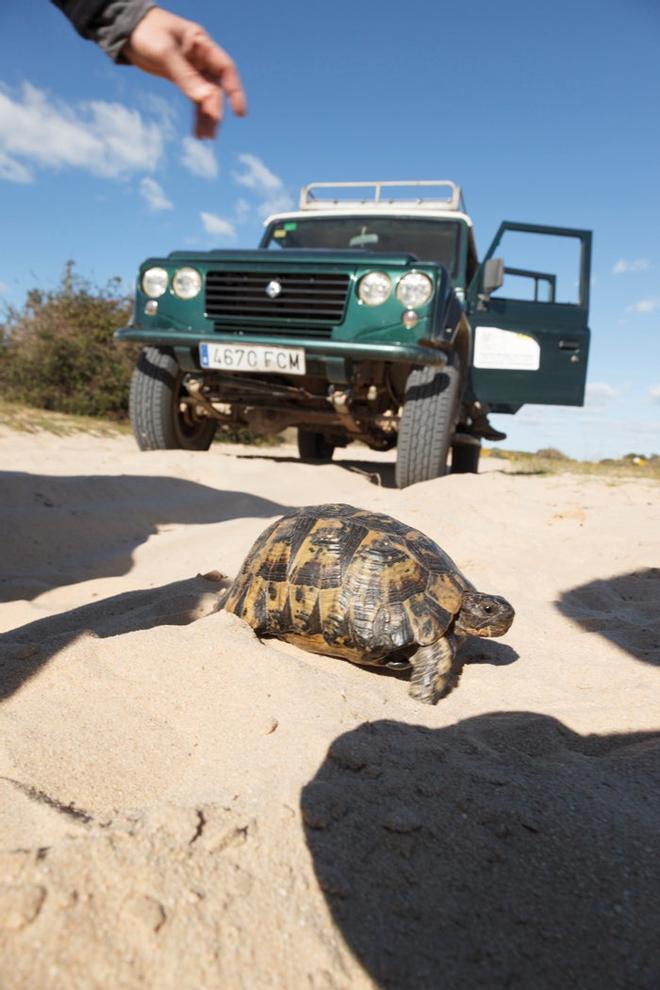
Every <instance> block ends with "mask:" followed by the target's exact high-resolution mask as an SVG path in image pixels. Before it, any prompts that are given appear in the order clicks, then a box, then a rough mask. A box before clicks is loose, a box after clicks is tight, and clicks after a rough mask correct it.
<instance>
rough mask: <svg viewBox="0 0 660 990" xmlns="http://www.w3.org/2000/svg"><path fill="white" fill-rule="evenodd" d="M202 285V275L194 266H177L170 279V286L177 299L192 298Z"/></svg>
mask: <svg viewBox="0 0 660 990" xmlns="http://www.w3.org/2000/svg"><path fill="white" fill-rule="evenodd" d="M201 287H202V276H201V275H200V274H199V272H198V271H197V270H196V269H195V268H179V270H178V272H177V273H176V274H175V276H174V278H173V279H172V288H173V289H174V291H175V293H176V295H177V296H178V297H179V299H194V298H195V296H196V295H197V293H198V292H199V290H200V289H201Z"/></svg>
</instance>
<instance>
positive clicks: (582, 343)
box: [466, 221, 591, 412]
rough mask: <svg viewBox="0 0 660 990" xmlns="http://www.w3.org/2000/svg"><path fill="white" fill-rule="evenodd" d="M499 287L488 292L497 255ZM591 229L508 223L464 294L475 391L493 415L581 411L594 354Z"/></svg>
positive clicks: (498, 233) (502, 228)
mask: <svg viewBox="0 0 660 990" xmlns="http://www.w3.org/2000/svg"><path fill="white" fill-rule="evenodd" d="M498 249H499V251H500V253H501V255H503V256H504V265H503V268H502V266H500V272H501V275H503V279H502V281H501V284H500V285H499V286H498V287H497V288H494V289H492V291H489V286H488V275H487V273H489V271H490V272H491V273H492V263H491V266H488V265H487V263H488V262H489V261H491V259H493V258H494V255H495V252H496V251H498ZM590 271H591V231H588V230H575V229H573V228H570V227H547V226H541V225H538V224H527V223H512V222H510V221H505V222H504V223H502V224H501V225H500V228H499V230H498V232H497V234H496V236H495V239H494V240H493V243H492V244H491V246H490V247H489V249H488V251H487V253H486V255H485V256H484V258H483V261H482V262H481V264H480V266H479V268H478V270H477V273H476V275H475V277H474V279H473V281H472V283H471V284H470V286H469V289H468V293H467V300H466V303H467V312H468V316H469V319H470V323H471V325H472V328H473V355H472V372H471V376H472V388H473V391H474V394H475V396H476V397H477V398H478V399H479V400H481V401H482V402H487V403H488V405H489V406H490V407H491V409H492V410H493V411H495V412H496V411H498V410H499V411H501V412H513V411H515V409H517V408H518V407H519V406H521V405H523V404H525V403H549V404H557V405H569V406H581V405H582V404H583V402H584V386H585V379H586V374H587V358H588V354H589V327H588V314H589V282H590Z"/></svg>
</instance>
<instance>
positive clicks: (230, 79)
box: [184, 31, 247, 117]
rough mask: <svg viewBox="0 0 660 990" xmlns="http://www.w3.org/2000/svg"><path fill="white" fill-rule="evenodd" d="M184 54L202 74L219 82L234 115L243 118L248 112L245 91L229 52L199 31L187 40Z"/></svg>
mask: <svg viewBox="0 0 660 990" xmlns="http://www.w3.org/2000/svg"><path fill="white" fill-rule="evenodd" d="M184 53H185V54H186V56H187V57H188V58H189V59H190V61H191V62H192V64H193V65H194V66H195V67H196V68H197V69H199V70H200V72H202V73H204V74H205V75H208V76H211V77H212V78H213V79H215V80H217V81H218V83H219V84H220V86H222V88H223V90H224V91H225V93H226V94H227V97H228V99H229V102H230V104H231V108H232V110H233V111H234V113H235V114H236V115H237V116H239V117H243V116H244V115H245V113H246V112H247V100H246V96H245V90H244V89H243V83H242V82H241V77H240V75H239V74H238V69H237V68H236V65H235V63H234V61H233V59H232V58H231V57H230V56H229V55H228V54H227V52H226V51H225V50H224V49H223V48H220V46H219V45H216V43H215V42H214V41H213V40H212V38H210V37H209V36H208V35H207V34H206V33H205V32H200V31H198V32H195V34H194V35H191V36H190V38H189V39H186V42H185V43H184Z"/></svg>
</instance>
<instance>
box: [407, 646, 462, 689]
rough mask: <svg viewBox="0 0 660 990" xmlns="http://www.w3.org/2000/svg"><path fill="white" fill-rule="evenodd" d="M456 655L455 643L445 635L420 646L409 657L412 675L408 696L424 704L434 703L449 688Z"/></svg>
mask: <svg viewBox="0 0 660 990" xmlns="http://www.w3.org/2000/svg"><path fill="white" fill-rule="evenodd" d="M455 656H456V644H455V643H454V642H453V639H449V638H447V637H445V636H443V637H442V639H439V640H437V642H435V643H431V645H430V646H420V647H419V649H418V650H417V652H416V653H413V655H412V656H411V658H410V663H411V664H412V669H413V670H412V677H411V679H410V691H409V694H410V697H411V698H415V699H416V700H417V701H421V702H422V703H423V704H425V705H435V704H436V702H438V701H439V700H440V698H442V697H443V695H445V694H447V692H448V691H449V689H450V688H451V686H452V684H451V679H452V678H451V675H452V668H453V666H454V657H455Z"/></svg>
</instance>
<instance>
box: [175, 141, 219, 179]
mask: <svg viewBox="0 0 660 990" xmlns="http://www.w3.org/2000/svg"><path fill="white" fill-rule="evenodd" d="M181 164H182V165H184V166H185V168H187V169H188V171H189V172H192V174H193V175H197V176H198V177H199V178H200V179H215V178H216V176H217V174H218V163H217V161H216V159H215V155H214V154H213V148H212V147H211V145H210V144H208V143H207V144H202V142H201V141H197V140H196V139H195V138H192V137H185V138H184V139H183V155H182V157H181Z"/></svg>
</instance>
